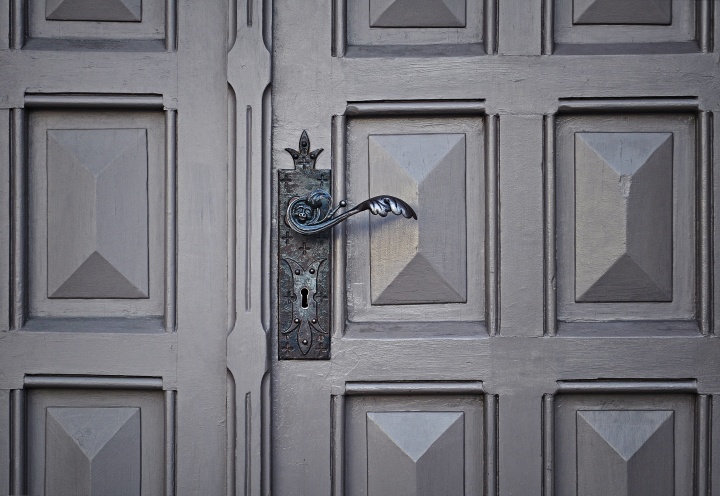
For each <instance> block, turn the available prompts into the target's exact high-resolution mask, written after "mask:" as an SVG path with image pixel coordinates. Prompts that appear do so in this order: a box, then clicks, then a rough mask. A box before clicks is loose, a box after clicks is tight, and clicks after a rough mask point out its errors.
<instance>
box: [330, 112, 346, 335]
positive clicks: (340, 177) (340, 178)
mask: <svg viewBox="0 0 720 496" xmlns="http://www.w3.org/2000/svg"><path fill="white" fill-rule="evenodd" d="M346 125H347V123H346V118H345V116H344V115H336V116H333V118H332V153H331V160H332V170H333V184H332V194H333V198H347V192H346V189H345V185H346V183H347V181H346V180H347V177H346V172H347V171H346V170H345V160H346V156H345V139H346V135H345V129H346ZM334 231H335V232H334V234H333V236H334V237H335V240H334V243H333V253H332V263H333V267H332V274H333V277H332V279H331V280H332V291H333V296H332V301H331V302H330V303H331V305H332V306H331V309H330V315H331V318H332V327H333V335H334V336H335V337H342V336H343V334H344V333H345V319H346V315H345V307H346V295H345V283H346V279H345V268H346V256H347V253H346V249H345V248H346V246H347V244H346V232H345V223H341V224H338V225H337V226H335V228H334Z"/></svg>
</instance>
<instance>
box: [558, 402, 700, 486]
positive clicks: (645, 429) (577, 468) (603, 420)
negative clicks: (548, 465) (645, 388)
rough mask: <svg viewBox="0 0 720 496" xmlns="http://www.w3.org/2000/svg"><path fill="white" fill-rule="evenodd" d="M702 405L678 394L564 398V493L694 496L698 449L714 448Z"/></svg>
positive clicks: (560, 454) (560, 434)
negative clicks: (700, 417) (700, 419)
mask: <svg viewBox="0 0 720 496" xmlns="http://www.w3.org/2000/svg"><path fill="white" fill-rule="evenodd" d="M697 401H698V400H697V396H695V395H692V394H675V393H672V391H668V392H666V393H665V394H657V393H651V394H643V393H642V392H638V393H637V394H622V393H621V394H608V393H606V392H605V393H603V392H598V394H561V395H558V396H557V398H556V399H555V411H554V415H555V420H554V421H555V439H554V444H555V460H554V476H555V481H556V488H557V491H556V494H557V495H558V496H570V495H572V496H575V495H588V496H594V495H602V494H608V493H611V494H617V495H626V496H630V495H648V496H650V495H658V496H659V495H668V496H671V495H674V494H693V487H694V484H695V482H694V478H693V476H694V473H695V470H696V468H695V467H696V465H695V463H696V458H695V453H697V452H698V451H697V450H698V446H697V444H696V443H698V442H701V443H706V442H707V440H706V439H701V438H699V437H697V436H698V435H699V432H700V431H698V429H699V426H698V424H697V423H696V422H697V420H696V419H697V416H696V408H697V406H696V405H697ZM703 434H704V435H706V434H707V433H705V432H703Z"/></svg>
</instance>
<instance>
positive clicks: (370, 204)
mask: <svg viewBox="0 0 720 496" xmlns="http://www.w3.org/2000/svg"><path fill="white" fill-rule="evenodd" d="M346 206H347V202H346V201H345V200H342V201H341V202H340V203H338V206H337V207H335V208H332V196H330V193H328V192H327V191H325V190H321V189H316V190H314V191H311V192H310V193H309V194H308V195H307V196H305V197H297V198H294V199H292V200H291V201H290V203H289V204H288V208H287V211H286V212H285V223H286V224H287V225H288V227H289V228H290V229H292V230H293V231H295V232H296V233H300V234H305V235H308V234H317V233H321V232H323V231H326V230H328V229H330V228H332V227H333V226H335V225H337V224H339V223H341V222H342V221H344V220H345V219H347V218H348V217H351V216H353V215H355V214H358V213H360V212H364V211H365V210H369V211H370V213H371V214H373V215H379V216H380V217H385V216H387V214H390V213H392V214H395V215H402V216H403V217H405V218H406V219H409V218H413V219H416V220H417V214H416V213H415V211H414V210H413V209H412V207H411V206H410V205H408V204H407V203H405V202H404V201H402V200H401V199H400V198H396V197H394V196H389V195H380V196H375V197H373V198H370V199H368V200H365V201H364V202H362V203H359V204H358V205H356V206H355V207H353V208H351V209H350V210H347V211H345V212H343V213H341V214H338V215H335V214H337V211H338V210H339V209H341V208H344V207H346Z"/></svg>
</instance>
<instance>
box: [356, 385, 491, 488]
mask: <svg viewBox="0 0 720 496" xmlns="http://www.w3.org/2000/svg"><path fill="white" fill-rule="evenodd" d="M346 409H347V410H346V420H345V429H346V433H345V446H346V453H345V460H346V468H347V472H346V477H347V481H346V487H347V488H349V490H350V493H349V494H353V495H371V494H405V495H418V496H420V495H427V496H432V495H437V494H447V495H452V496H462V495H471V494H480V493H481V492H482V487H483V479H482V474H483V470H482V468H481V467H483V463H484V462H483V442H484V441H483V439H484V436H483V425H484V420H483V399H482V397H480V396H470V395H468V396H450V397H449V396H433V395H417V396H402V395H400V396H354V397H349V398H348V399H347V401H346Z"/></svg>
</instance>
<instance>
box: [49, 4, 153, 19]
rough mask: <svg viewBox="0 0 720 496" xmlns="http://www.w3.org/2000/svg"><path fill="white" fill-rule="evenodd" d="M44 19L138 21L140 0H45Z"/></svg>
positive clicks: (140, 6) (140, 17)
mask: <svg viewBox="0 0 720 496" xmlns="http://www.w3.org/2000/svg"><path fill="white" fill-rule="evenodd" d="M45 19H47V20H53V21H114V22H122V21H129V22H140V21H141V20H142V0H47V1H46V3H45Z"/></svg>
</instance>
